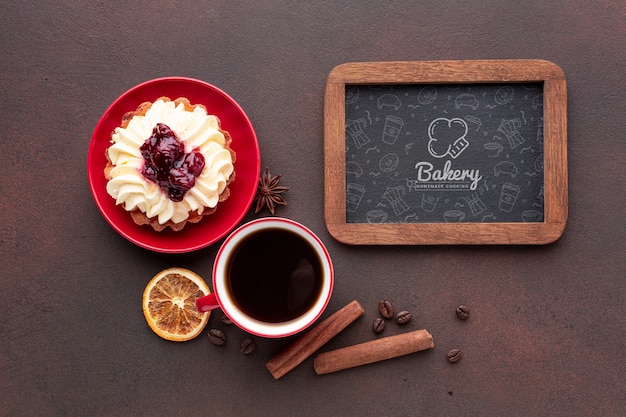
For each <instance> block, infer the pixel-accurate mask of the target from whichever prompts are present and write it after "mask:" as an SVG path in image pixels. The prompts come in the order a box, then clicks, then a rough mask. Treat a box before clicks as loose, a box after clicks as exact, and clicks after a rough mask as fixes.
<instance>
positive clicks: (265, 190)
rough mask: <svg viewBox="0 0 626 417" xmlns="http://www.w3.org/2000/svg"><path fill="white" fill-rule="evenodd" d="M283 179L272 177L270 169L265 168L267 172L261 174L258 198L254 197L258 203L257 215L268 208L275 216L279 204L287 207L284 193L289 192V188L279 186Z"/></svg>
mask: <svg viewBox="0 0 626 417" xmlns="http://www.w3.org/2000/svg"><path fill="white" fill-rule="evenodd" d="M281 177H282V175H277V176H275V177H272V174H270V169H269V168H265V172H264V173H263V174H261V178H260V179H259V186H258V187H257V190H256V196H255V197H254V199H255V201H256V209H255V210H254V212H255V213H258V212H259V211H261V210H262V209H263V207H267V209H268V210H269V211H270V213H272V214H274V210H275V209H276V205H277V204H280V205H283V206H286V205H287V202H286V201H285V198H284V197H283V196H282V193H284V192H286V191H289V187H282V186H279V185H278V183H279V182H280V178H281Z"/></svg>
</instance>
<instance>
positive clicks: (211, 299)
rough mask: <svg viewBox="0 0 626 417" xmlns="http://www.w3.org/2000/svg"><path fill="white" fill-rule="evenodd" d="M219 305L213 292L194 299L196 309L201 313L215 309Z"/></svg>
mask: <svg viewBox="0 0 626 417" xmlns="http://www.w3.org/2000/svg"><path fill="white" fill-rule="evenodd" d="M219 307H220V304H219V303H218V302H217V297H216V296H215V293H214V292H212V293H211V294H209V295H205V296H203V297H200V298H198V299H196V309H197V310H198V311H199V312H201V313H204V312H207V311H211V310H215V309H216V308H219Z"/></svg>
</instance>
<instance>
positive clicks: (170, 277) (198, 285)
mask: <svg viewBox="0 0 626 417" xmlns="http://www.w3.org/2000/svg"><path fill="white" fill-rule="evenodd" d="M210 292H211V290H209V287H208V286H207V284H206V282H204V280H203V279H202V278H201V277H200V276H199V275H198V274H196V273H195V272H193V271H190V270H188V269H184V268H168V269H164V270H163V271H161V272H159V273H158V274H156V275H155V276H154V277H153V278H152V279H151V280H150V282H149V283H148V285H147V286H146V289H145V290H144V292H143V302H142V308H143V315H144V316H145V318H146V321H147V322H148V325H149V326H150V328H151V329H152V330H153V331H154V332H155V333H156V334H158V335H159V336H161V337H162V338H163V339H167V340H173V341H175V342H184V341H186V340H191V339H193V338H194V337H196V336H198V335H199V334H200V332H202V330H203V329H204V327H205V326H206V324H207V322H208V321H209V315H210V314H211V313H210V312H206V313H200V312H198V310H196V299H197V298H200V297H202V296H205V295H208V294H209V293H210Z"/></svg>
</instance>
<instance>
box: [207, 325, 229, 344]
mask: <svg viewBox="0 0 626 417" xmlns="http://www.w3.org/2000/svg"><path fill="white" fill-rule="evenodd" d="M209 341H210V342H211V343H213V344H214V345H217V346H221V345H223V344H224V343H226V334H225V333H224V332H223V331H221V330H219V329H211V330H209Z"/></svg>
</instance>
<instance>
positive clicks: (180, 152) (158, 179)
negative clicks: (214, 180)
mask: <svg viewBox="0 0 626 417" xmlns="http://www.w3.org/2000/svg"><path fill="white" fill-rule="evenodd" d="M139 150H140V151H141V156H143V159H144V160H145V163H144V164H143V168H142V170H141V174H142V175H143V176H144V178H146V179H148V180H150V181H152V182H154V183H155V184H157V185H158V186H159V187H160V188H161V189H162V190H163V192H165V193H166V194H167V196H168V198H169V199H170V200H172V201H182V199H183V198H184V197H185V194H186V193H187V191H189V190H190V189H191V188H192V187H193V186H194V185H195V183H196V177H197V176H199V175H200V174H201V173H202V170H203V169H204V156H202V154H201V153H200V152H196V151H192V152H190V153H185V145H184V144H183V143H182V142H181V141H180V140H178V136H176V133H174V131H173V130H172V129H170V128H169V126H167V125H166V124H164V123H157V125H156V126H155V127H154V129H152V136H150V137H149V138H148V139H146V141H145V142H144V143H143V145H141V147H140V148H139Z"/></svg>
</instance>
